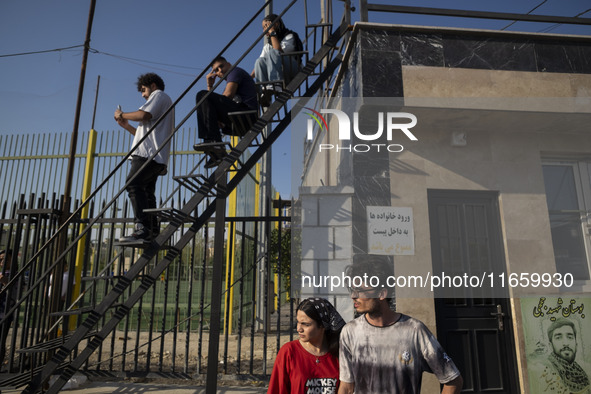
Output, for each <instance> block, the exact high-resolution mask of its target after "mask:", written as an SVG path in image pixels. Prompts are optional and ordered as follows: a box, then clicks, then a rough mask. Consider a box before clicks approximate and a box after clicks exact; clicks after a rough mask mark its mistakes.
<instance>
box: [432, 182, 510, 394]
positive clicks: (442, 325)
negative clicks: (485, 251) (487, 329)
mask: <svg viewBox="0 0 591 394" xmlns="http://www.w3.org/2000/svg"><path fill="white" fill-rule="evenodd" d="M475 199H479V200H483V202H485V203H487V204H490V209H491V210H492V212H491V218H490V223H488V226H487V227H488V228H489V230H490V232H489V235H490V244H491V245H492V247H494V248H496V249H497V250H498V253H496V254H495V258H498V259H499V261H500V264H501V265H502V267H503V269H504V271H505V272H506V270H507V266H506V260H505V245H504V242H503V231H502V226H501V217H500V206H499V192H496V191H486V190H485V191H480V190H445V189H428V190H427V201H428V211H429V227H430V230H429V231H430V237H431V259H432V269H433V274H434V275H436V274H437V273H440V272H441V270H442V269H441V268H442V267H441V265H442V263H441V261H440V258H439V251H438V250H437V249H438V248H437V245H439V241H436V240H435V239H434V235H435V233H434V232H435V231H437V229H436V227H435V226H434V224H435V222H434V213H435V212H434V210H435V206H436V205H435V203H436V200H450V201H455V202H458V203H460V202H463V203H467V202H469V200H475ZM435 218H436V216H435ZM462 247H465V237H464V236H463V235H462ZM491 249H492V248H491ZM494 300H495V304H496V303H498V304H500V305H501V306H502V308H503V313H505V316H504V333H501V338H500V339H501V345H500V350H501V352H502V354H503V356H505V357H506V360H501V361H502V364H503V365H504V369H505V371H506V376H507V380H508V381H507V385H508V387H507V389H508V390H510V392H519V390H520V384H519V383H520V382H519V373H518V371H517V365H518V363H517V354H516V351H515V349H516V347H515V346H516V338H515V332H514V329H513V319H514V317H513V310H512V308H511V307H512V305H511V298H509V294H508V292H507V297H506V298H494ZM434 304H435V321H436V327H437V337H438V338H441V339H442V341H443V342H446V340H445V339H444V338H445V333H444V332H445V330H446V329H449V328H452V327H453V326H452V325H449V323H447V324H446V322H449V318H450V315H448V314H443V310H444V309H446V310H447V311H450V309H453V307H449V306H446V305H445V298H434ZM451 317H452V318H453V316H451ZM482 317H484V316H482ZM458 323H459V319H456V323H454V326H457V324H458ZM442 341H440V342H442Z"/></svg>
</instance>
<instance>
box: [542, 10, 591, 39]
mask: <svg viewBox="0 0 591 394" xmlns="http://www.w3.org/2000/svg"><path fill="white" fill-rule="evenodd" d="M589 11H591V8H589V9H588V10H585V11H583V12H580V13H578V14H577V15H575V16H574V18H578V17H579V16H581V15H584V14H586V13H587V12H589ZM560 25H562V23H555V24H553V25H552V26H548V27H546V28H545V29H542V30H538V33H548V32H549V31H552V30H554V29H556V28H557V27H558V26H560Z"/></svg>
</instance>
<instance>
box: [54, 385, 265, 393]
mask: <svg viewBox="0 0 591 394" xmlns="http://www.w3.org/2000/svg"><path fill="white" fill-rule="evenodd" d="M217 392H218V393H223V394H255V393H266V392H267V389H266V388H264V387H218V390H217ZM64 393H71V394H91V393H92V394H103V393H104V394H107V393H114V394H117V393H120V394H124V393H125V394H128V393H158V394H205V387H204V386H180V385H169V384H168V385H165V384H151V383H128V382H113V383H106V382H91V383H86V384H85V385H84V386H83V387H81V388H79V389H75V390H67V391H64Z"/></svg>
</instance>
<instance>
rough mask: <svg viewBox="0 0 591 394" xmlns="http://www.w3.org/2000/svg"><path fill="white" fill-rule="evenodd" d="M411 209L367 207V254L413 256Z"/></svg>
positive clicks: (413, 238)
mask: <svg viewBox="0 0 591 394" xmlns="http://www.w3.org/2000/svg"><path fill="white" fill-rule="evenodd" d="M413 223H414V221H413V215H412V208H407V207H367V245H368V253H369V254H383V255H396V256H405V255H407V256H408V255H414V254H415V236H414V231H413V227H414V226H413Z"/></svg>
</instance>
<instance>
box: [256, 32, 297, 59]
mask: <svg viewBox="0 0 591 394" xmlns="http://www.w3.org/2000/svg"><path fill="white" fill-rule="evenodd" d="M272 48H273V46H272V45H271V44H269V43H268V42H267V43H266V44H265V45H264V46H263V51H262V52H261V56H259V57H265V55H266V54H267V53H269V51H270V50H271V49H272ZM281 50H282V51H283V53H288V52H295V50H296V42H295V37H294V35H293V34H292V33H289V34H287V35H286V36H285V37H283V40H281Z"/></svg>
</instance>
